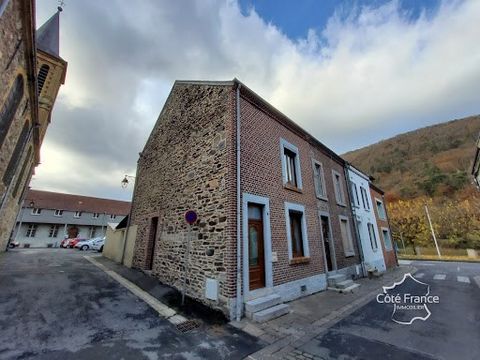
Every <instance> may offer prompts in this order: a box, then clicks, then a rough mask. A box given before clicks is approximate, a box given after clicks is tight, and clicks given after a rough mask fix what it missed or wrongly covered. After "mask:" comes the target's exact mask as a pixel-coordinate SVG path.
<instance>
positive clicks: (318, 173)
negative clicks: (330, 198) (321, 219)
mask: <svg viewBox="0 0 480 360" xmlns="http://www.w3.org/2000/svg"><path fill="white" fill-rule="evenodd" d="M313 178H314V183H315V194H316V195H317V198H320V199H326V198H327V189H326V187H325V176H324V173H323V165H322V163H320V162H318V161H316V160H313Z"/></svg>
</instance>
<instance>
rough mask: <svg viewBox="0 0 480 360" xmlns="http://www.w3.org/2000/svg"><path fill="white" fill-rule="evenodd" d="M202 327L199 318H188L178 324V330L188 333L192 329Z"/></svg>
mask: <svg viewBox="0 0 480 360" xmlns="http://www.w3.org/2000/svg"><path fill="white" fill-rule="evenodd" d="M199 327H200V322H198V321H197V320H187V321H184V322H182V323H180V324H177V330H178V331H180V332H182V333H186V332H189V331H192V330H195V329H197V328H199Z"/></svg>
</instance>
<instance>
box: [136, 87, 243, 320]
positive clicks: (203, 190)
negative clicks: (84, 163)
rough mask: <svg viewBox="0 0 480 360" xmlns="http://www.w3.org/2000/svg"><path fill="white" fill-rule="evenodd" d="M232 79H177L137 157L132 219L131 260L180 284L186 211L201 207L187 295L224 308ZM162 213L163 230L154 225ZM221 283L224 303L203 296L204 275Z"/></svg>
mask: <svg viewBox="0 0 480 360" xmlns="http://www.w3.org/2000/svg"><path fill="white" fill-rule="evenodd" d="M231 97H232V88H231V86H210V85H206V84H203V85H200V84H185V83H179V82H177V83H176V84H175V85H174V87H173V89H172V91H171V93H170V95H169V97H168V99H167V101H166V103H165V106H164V108H163V110H162V112H161V114H160V116H159V119H158V121H157V123H156V125H155V127H154V129H153V131H152V133H151V135H150V137H149V139H148V141H147V144H146V145H145V148H144V150H143V152H142V155H141V157H140V160H139V163H138V170H137V180H136V189H135V193H134V199H133V205H132V220H131V221H132V224H134V225H137V226H138V230H137V239H136V243H135V250H134V258H133V266H134V267H138V268H143V269H145V268H148V267H149V259H150V257H151V253H152V252H151V249H152V245H153V244H154V246H153V265H152V273H153V275H154V276H156V277H158V278H159V279H160V280H161V281H162V282H164V283H166V284H169V285H172V286H174V287H176V288H178V289H181V288H182V281H183V278H184V276H185V269H184V261H185V254H186V251H185V249H186V241H187V239H188V236H189V232H188V226H187V224H186V223H185V220H184V213H185V212H186V211H187V210H189V209H192V210H195V211H196V212H197V213H198V221H197V223H196V224H194V225H193V226H192V229H191V251H190V267H189V273H188V275H187V295H189V296H192V297H195V298H198V299H200V300H202V301H204V302H205V303H207V304H209V305H210V306H213V307H217V308H222V310H224V311H227V310H226V306H227V305H226V304H227V303H228V300H227V299H226V297H227V296H229V295H230V293H231V291H229V290H227V284H226V278H227V275H226V272H227V270H226V263H225V262H226V258H229V257H230V255H229V254H227V252H226V247H227V239H226V234H227V232H226V224H227V215H226V206H227V190H226V179H227V175H228V174H227V172H228V171H227V158H228V151H227V145H228V146H231V142H230V140H229V141H228V144H227V134H226V128H227V127H230V126H231V122H232V116H233V114H232V107H231V104H232V98H231ZM155 217H158V225H157V227H156V233H157V236H156V238H155V239H154V236H153V234H152V232H155V229H154V228H153V226H152V224H153V221H154V220H152V219H153V218H155ZM207 278H211V279H216V280H218V283H219V302H214V301H210V300H207V299H206V298H205V294H204V293H205V281H206V279H207Z"/></svg>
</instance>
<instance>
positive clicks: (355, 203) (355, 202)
mask: <svg viewBox="0 0 480 360" xmlns="http://www.w3.org/2000/svg"><path fill="white" fill-rule="evenodd" d="M352 197H353V206H355V207H360V199H359V198H358V188H357V184H355V183H354V182H352Z"/></svg>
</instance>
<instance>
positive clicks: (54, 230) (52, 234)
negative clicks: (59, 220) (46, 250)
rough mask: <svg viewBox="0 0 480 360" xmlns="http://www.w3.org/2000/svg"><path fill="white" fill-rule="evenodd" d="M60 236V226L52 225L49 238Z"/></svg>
mask: <svg viewBox="0 0 480 360" xmlns="http://www.w3.org/2000/svg"><path fill="white" fill-rule="evenodd" d="M57 236H58V225H50V231H49V233H48V237H49V238H56V237H57Z"/></svg>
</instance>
